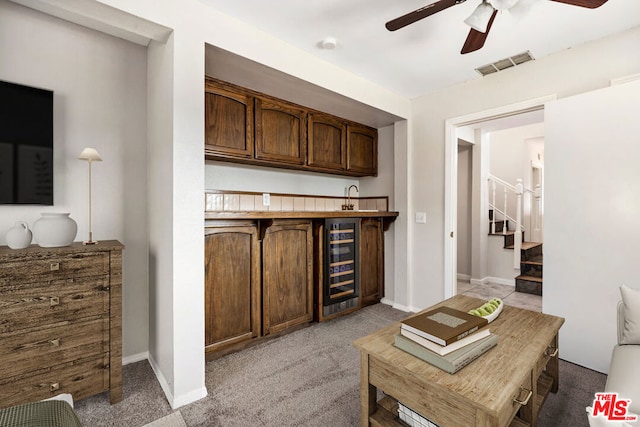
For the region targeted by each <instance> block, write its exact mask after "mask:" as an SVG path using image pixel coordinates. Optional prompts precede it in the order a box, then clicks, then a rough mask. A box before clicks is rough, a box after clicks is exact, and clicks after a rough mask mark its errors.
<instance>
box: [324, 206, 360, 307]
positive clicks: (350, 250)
mask: <svg viewBox="0 0 640 427" xmlns="http://www.w3.org/2000/svg"><path fill="white" fill-rule="evenodd" d="M324 237H325V239H324V241H325V256H324V274H323V277H324V283H323V291H324V292H323V298H322V305H323V307H322V312H323V315H324V316H329V315H332V314H336V313H340V312H342V311H345V310H348V309H351V308H355V307H357V306H358V293H359V290H360V286H359V281H358V276H359V274H358V247H359V237H360V219H358V218H355V219H354V218H336V219H327V220H326V223H325V236H324Z"/></svg>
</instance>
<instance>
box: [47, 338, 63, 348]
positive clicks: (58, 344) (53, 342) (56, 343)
mask: <svg viewBox="0 0 640 427" xmlns="http://www.w3.org/2000/svg"><path fill="white" fill-rule="evenodd" d="M49 342H50V343H51V345H52V346H54V347H59V346H60V338H56V339H55V340H51V341H49Z"/></svg>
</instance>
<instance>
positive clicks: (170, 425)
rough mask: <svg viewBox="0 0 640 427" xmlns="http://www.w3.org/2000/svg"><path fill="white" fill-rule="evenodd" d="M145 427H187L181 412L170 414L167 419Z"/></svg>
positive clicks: (164, 418)
mask: <svg viewBox="0 0 640 427" xmlns="http://www.w3.org/2000/svg"><path fill="white" fill-rule="evenodd" d="M144 427H187V425H186V424H185V422H184V418H182V415H181V414H180V411H176V412H174V413H173V414H169V415H167V416H165V417H162V418H160V419H159V420H155V421H154V422H152V423H149V424H145V425H144Z"/></svg>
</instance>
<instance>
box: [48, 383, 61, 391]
mask: <svg viewBox="0 0 640 427" xmlns="http://www.w3.org/2000/svg"><path fill="white" fill-rule="evenodd" d="M57 390H60V383H51V384H49V391H51V392H54V391H57Z"/></svg>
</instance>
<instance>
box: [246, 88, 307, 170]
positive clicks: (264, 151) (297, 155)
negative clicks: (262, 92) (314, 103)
mask: <svg viewBox="0 0 640 427" xmlns="http://www.w3.org/2000/svg"><path fill="white" fill-rule="evenodd" d="M255 127H256V144H255V145H256V151H255V158H256V159H260V160H271V161H274V162H284V163H291V164H295V165H304V162H305V160H306V147H307V144H306V140H307V112H306V110H303V109H301V108H298V107H296V106H294V105H292V104H288V103H286V102H280V101H275V100H271V99H266V98H256V100H255Z"/></svg>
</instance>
